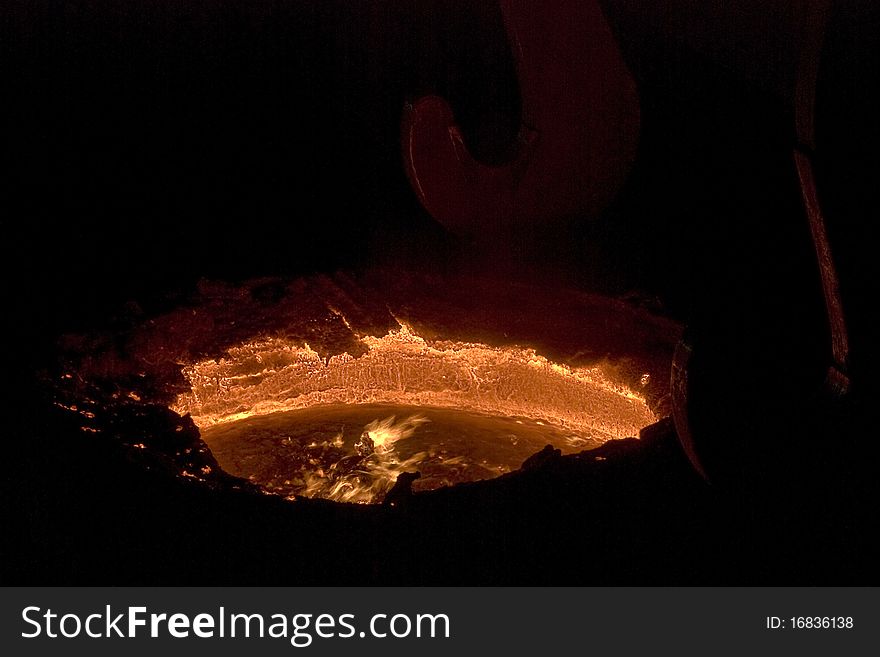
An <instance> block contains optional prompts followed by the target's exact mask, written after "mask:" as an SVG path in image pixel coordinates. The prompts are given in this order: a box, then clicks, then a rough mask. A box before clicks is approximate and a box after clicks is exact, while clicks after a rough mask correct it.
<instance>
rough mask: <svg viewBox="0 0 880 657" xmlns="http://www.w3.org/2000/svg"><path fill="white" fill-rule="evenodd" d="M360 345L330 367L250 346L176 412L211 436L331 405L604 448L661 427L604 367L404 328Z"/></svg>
mask: <svg viewBox="0 0 880 657" xmlns="http://www.w3.org/2000/svg"><path fill="white" fill-rule="evenodd" d="M361 342H362V343H363V345H364V346H365V347H366V352H365V353H364V354H363V355H361V356H358V357H353V356H350V355H349V354H347V353H344V354H341V355H338V356H333V357H331V358H329V359H327V360H324V359H322V358H321V357H320V356H319V355H318V354H317V353H316V352H315V351H313V350H312V349H311V348H309V346H308V345H299V344H294V343H291V342H289V341H287V340H285V339H283V338H266V339H262V340H257V341H253V342H247V343H244V344H242V345H240V346H238V347H235V348H232V349H230V350H229V351H228V357H225V358H221V359H219V360H205V361H202V362H198V363H195V364H192V365H189V366H187V367H186V368H185V369H184V374H185V375H186V377H187V379H188V380H189V382H190V383H191V384H192V391H191V392H190V393H187V394H184V395H181V396H179V397H178V399H177V401H176V403H175V405H174V407H173V409H174V410H175V411H177V412H178V413H181V414H184V413H189V414H191V415H192V417H193V420H194V421H195V422H196V424H197V425H198V426H199V427H202V428H207V427H211V426H214V425H218V424H222V423H227V422H232V421H236V420H241V419H244V418H249V417H253V416H259V415H267V414H270V413H275V412H279V411H291V410H296V409H304V408H310V407H313V406H317V405H323V404H377V403H391V404H398V405H408V406H423V407H438V408H454V409H464V410H470V411H477V412H481V413H486V414H491V415H496V416H504V417H525V418H531V419H533V420H540V421H545V422H548V423H550V424H553V425H556V426H560V427H565V428H566V429H568V430H570V431H576V432H578V433H581V434H584V435H587V436H589V437H591V438H592V439H593V440H595V441H598V442H603V441H605V440H609V439H611V438H624V437H628V436H637V435H638V433H639V430H640V429H641V428H643V427H645V426H647V425H648V424H651V423H652V422H654V421H655V420H656V418H655V417H654V415H653V413H652V412H651V410H650V409H649V408H648V406H647V404H646V403H645V400H644V398H643V397H641V396H640V395H638V394H636V393H634V392H633V391H631V390H628V389H625V388H624V387H622V386H620V385H618V384H615V383H614V382H612V381H611V380H610V379H609V378H608V377H607V376H606V375H605V374H604V373H603V368H602V367H601V366H597V367H592V368H573V367H568V366H566V365H560V364H557V363H553V362H550V361H549V360H547V359H546V358H544V357H543V356H540V355H538V354H537V353H535V351H534V350H533V349H529V348H522V347H491V346H488V345H485V344H477V343H469V342H452V341H431V342H428V341H426V340H424V339H423V338H421V337H419V336H418V335H416V334H415V332H414V331H413V330H412V329H410V328H409V327H407V326H406V325H403V324H401V327H400V329H399V330H394V331H391V332H389V333H388V334H387V335H385V336H382V337H373V336H365V337H363V338H361Z"/></svg>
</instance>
